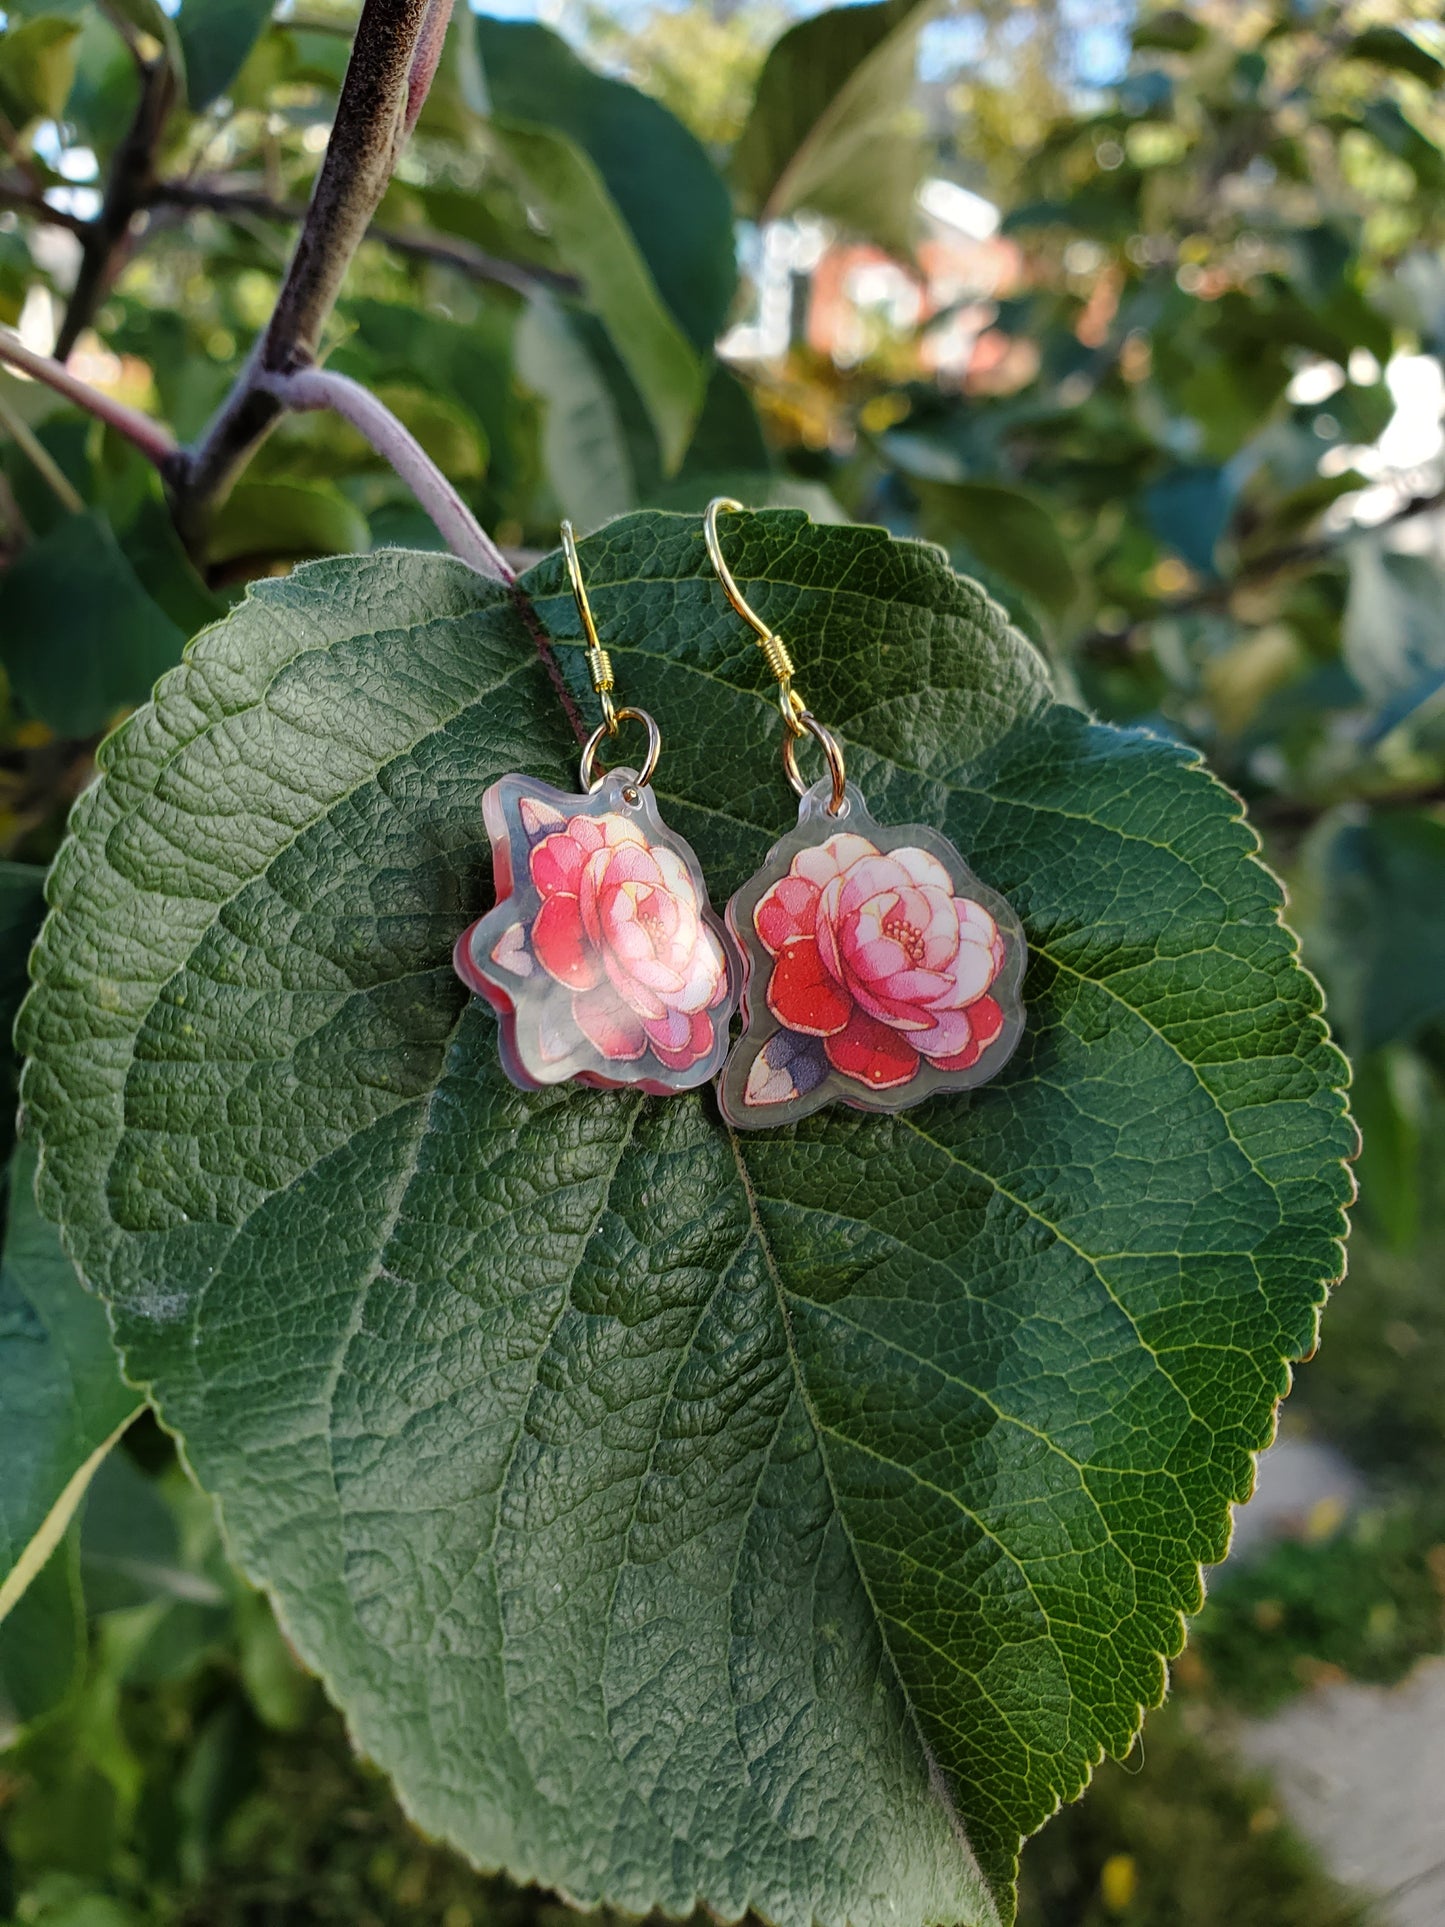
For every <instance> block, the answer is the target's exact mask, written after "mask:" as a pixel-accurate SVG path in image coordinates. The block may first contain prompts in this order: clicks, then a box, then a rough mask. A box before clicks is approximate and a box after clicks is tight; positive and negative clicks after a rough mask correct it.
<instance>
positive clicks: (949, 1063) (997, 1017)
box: [929, 997, 1003, 1071]
mask: <svg viewBox="0 0 1445 1927" xmlns="http://www.w3.org/2000/svg"><path fill="white" fill-rule="evenodd" d="M965 1015H966V1016H967V1018H968V1025H969V1029H970V1030H971V1031H972V1032H973V1037H972V1041H971V1042H969V1043H968V1044H966V1045H965V1046H964V1048H963V1049H962V1050H960V1051H955V1052H954V1053H953V1055H952V1057H933V1058H930V1059H929V1062H930V1063H931V1064H933V1065H934V1066H935V1067H936V1068H937V1069H938V1070H941V1071H966V1070H967V1069H968V1067H969V1065H970V1064H976V1063H977V1062H978V1060H979V1058H980V1057H982V1055H983V1053H984V1052H985V1051H986V1050H987V1049H988V1047H989V1045H990V1044H992V1043H993V1042H994V1041H995V1039H996V1038H997V1037H998V1034H999V1032H1000V1031H1001V1030H1002V1029H1003V1011H1002V1010H1001V1009H1000V1008H999V1005H998V1003H997V1002H996V1001H995V999H994V998H992V997H975V998H974V1000H973V1002H972V1003H971V1004H970V1005H969V1007H968V1009H967V1011H966V1012H965Z"/></svg>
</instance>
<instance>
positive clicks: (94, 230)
mask: <svg viewBox="0 0 1445 1927" xmlns="http://www.w3.org/2000/svg"><path fill="white" fill-rule="evenodd" d="M137 62H138V65H139V67H140V74H141V90H140V104H139V106H138V107H137V108H136V111H135V117H134V119H133V120H132V121H131V124H130V127H129V129H128V131H127V133H126V137H125V139H124V140H123V141H122V142H121V144H120V146H119V148H118V149H117V150H116V155H115V159H114V161H113V163H112V165H111V170H110V179H109V181H108V182H107V183H106V189H105V199H104V201H103V202H102V203H101V209H100V213H99V214H98V215H97V216H96V218H95V220H93V221H87V222H86V223H85V224H84V226H83V227H82V228H81V229H80V230H78V232H79V233H80V243H81V250H82V251H81V256H80V271H79V273H78V274H77V275H76V277H75V286H74V288H73V289H72V290H71V294H70V300H69V301H68V303H67V304H66V309H65V319H64V320H63V321H62V322H61V324H60V333H59V335H58V336H57V338H56V342H55V353H56V356H57V358H58V359H59V360H61V361H68V360H69V359H70V351H71V349H72V348H74V346H75V344H76V342H77V341H78V340H79V338H80V336H81V335H82V334H83V333H84V331H85V330H86V329H87V328H88V327H89V326H90V324H91V322H92V321H93V320H94V319H95V311H96V309H97V308H98V307H99V306H100V304H101V302H102V301H104V299H105V297H106V295H107V294H108V293H109V292H110V288H111V284H112V283H113V282H114V280H115V278H116V276H117V275H118V274H119V272H120V270H121V267H122V265H123V263H124V261H125V257H126V255H127V253H128V252H129V248H130V228H131V222H132V221H133V220H134V219H135V216H136V215H137V214H138V213H139V212H140V210H141V209H142V208H143V207H144V206H145V202H146V196H147V194H148V193H149V191H150V188H151V184H152V181H153V179H154V174H155V157H156V148H157V147H158V145H159V144H160V138H161V135H162V133H163V132H164V131H165V124H166V121H167V120H168V119H169V117H170V111H171V107H172V105H173V103H174V101H175V96H176V79H175V75H174V74H173V73H172V71H171V67H170V62H169V61H168V60H166V58H165V56H164V55H161V56H160V57H159V58H158V59H156V60H153V61H145V60H143V59H142V58H141V57H140V55H139V54H137ZM49 212H53V210H49ZM73 231H74V230H73Z"/></svg>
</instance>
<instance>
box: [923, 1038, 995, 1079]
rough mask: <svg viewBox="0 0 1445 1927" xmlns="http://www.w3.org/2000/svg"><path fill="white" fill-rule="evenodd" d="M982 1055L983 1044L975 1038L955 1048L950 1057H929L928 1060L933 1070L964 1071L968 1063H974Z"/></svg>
mask: <svg viewBox="0 0 1445 1927" xmlns="http://www.w3.org/2000/svg"><path fill="white" fill-rule="evenodd" d="M982 1055H983V1045H982V1044H980V1043H979V1041H978V1039H977V1038H975V1039H974V1041H973V1042H972V1043H971V1044H965V1045H964V1047H963V1049H962V1050H956V1051H955V1052H954V1053H953V1055H952V1057H930V1058H929V1060H928V1061H929V1063H930V1064H932V1066H933V1068H934V1069H935V1070H939V1071H966V1070H967V1069H968V1067H969V1065H970V1064H976V1063H977V1062H978V1060H979V1058H980V1057H981V1056H982Z"/></svg>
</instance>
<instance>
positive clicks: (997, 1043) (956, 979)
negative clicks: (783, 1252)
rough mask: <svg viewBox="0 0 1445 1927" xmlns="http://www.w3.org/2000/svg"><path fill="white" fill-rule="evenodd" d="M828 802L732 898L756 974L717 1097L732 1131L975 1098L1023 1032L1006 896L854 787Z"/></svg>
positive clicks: (812, 802) (811, 811)
mask: <svg viewBox="0 0 1445 1927" xmlns="http://www.w3.org/2000/svg"><path fill="white" fill-rule="evenodd" d="M823 788H824V789H825V790H826V786H823ZM822 801H823V799H822V796H821V795H820V792H818V791H810V792H809V795H808V797H806V798H804V807H803V811H802V812H801V820H800V823H799V827H798V829H797V830H795V831H794V832H792V834H791V835H790V836H787V837H785V838H784V839H783V840H782V842H781V843H779V844H778V846H777V847H776V849H774V851H773V852H772V854H771V855H770V857H769V858H768V861H767V863H766V864H765V865H764V867H763V869H762V870H761V871H760V872H759V874H758V875H757V876H756V877H754V878H753V880H752V882H751V883H750V884H748V885H747V886H746V887H745V888H744V889H743V890H741V891H739V893H738V895H737V896H736V897H734V898H733V900H732V902H731V903H730V904H729V905H728V922H729V926H730V927H731V929H732V931H733V934H734V936H735V937H736V938H737V940H738V942H739V944H740V946H741V947H742V950H743V953H744V962H745V967H746V970H747V986H746V989H745V992H744V1016H745V1019H746V1022H747V1028H746V1030H745V1032H744V1034H743V1038H742V1041H741V1042H740V1043H739V1045H738V1047H737V1049H736V1051H735V1052H734V1053H733V1056H732V1058H731V1059H730V1061H729V1063H728V1066H727V1070H726V1072H725V1074H724V1079H723V1086H722V1093H721V1096H722V1106H723V1110H724V1112H725V1113H726V1115H727V1116H728V1118H729V1119H730V1120H731V1121H732V1122H733V1123H735V1124H742V1125H745V1126H756V1125H767V1124H781V1123H788V1122H791V1121H792V1120H793V1119H794V1118H796V1117H802V1116H806V1114H807V1113H808V1112H809V1111H812V1110H816V1109H817V1108H818V1107H819V1106H820V1105H821V1104H824V1103H827V1102H829V1101H830V1100H833V1099H840V1100H841V1101H843V1102H844V1103H848V1104H852V1105H855V1106H857V1107H858V1108H860V1109H864V1110H899V1109H902V1108H903V1107H904V1106H905V1105H909V1104H916V1103H918V1102H919V1101H920V1099H922V1098H924V1097H927V1096H930V1095H931V1094H932V1093H934V1092H935V1091H940V1090H965V1089H968V1088H970V1087H971V1086H972V1085H975V1084H979V1083H982V1082H983V1081H984V1079H985V1078H988V1077H992V1076H993V1075H994V1073H995V1071H997V1070H1001V1069H1002V1067H1003V1065H1004V1063H1005V1061H1006V1060H1007V1058H1008V1056H1009V1054H1010V1053H1011V1051H1012V1049H1013V1047H1014V1044H1015V1043H1016V1042H1017V1039H1018V1036H1019V1032H1020V1030H1021V1028H1022V1023H1023V1008H1022V1005H1021V1004H1020V1002H1019V998H1018V987H1019V983H1020V981H1021V979H1022V975H1023V965H1024V939H1023V932H1022V929H1021V928H1020V926H1019V922H1018V919H1017V917H1016V916H1015V915H1014V913H1013V911H1012V910H1011V909H1010V907H1009V905H1008V904H1007V902H1006V901H1005V900H1004V899H1003V898H1002V897H1000V896H999V895H998V894H997V892H995V891H993V890H990V889H988V888H987V887H986V886H985V885H983V884H981V883H980V882H979V881H978V879H977V878H976V877H974V876H973V875H972V873H971V872H970V871H969V870H968V868H967V866H966V865H965V864H964V862H963V859H962V858H961V857H960V856H959V854H958V852H957V850H955V849H954V848H953V846H952V845H951V844H950V843H948V842H947V841H946V840H945V839H944V838H942V837H940V836H939V835H937V833H936V832H934V831H932V830H928V829H926V828H923V827H922V826H919V825H912V826H909V827H907V828H903V829H898V828H894V829H885V828H883V826H881V825H880V824H878V823H875V822H874V821H873V819H872V818H871V817H870V816H869V815H868V813H867V810H866V808H865V807H864V804H863V801H862V798H861V796H859V795H858V793H857V791H856V790H853V789H852V788H851V787H850V789H849V792H848V809H847V813H846V815H845V816H844V817H843V818H841V819H840V818H834V817H830V816H829V815H828V814H827V813H826V809H825V808H823V807H822Z"/></svg>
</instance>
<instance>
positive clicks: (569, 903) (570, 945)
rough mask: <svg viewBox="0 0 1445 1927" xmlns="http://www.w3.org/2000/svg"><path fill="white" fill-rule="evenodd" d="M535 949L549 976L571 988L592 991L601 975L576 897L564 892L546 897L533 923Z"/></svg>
mask: <svg viewBox="0 0 1445 1927" xmlns="http://www.w3.org/2000/svg"><path fill="white" fill-rule="evenodd" d="M549 840H550V839H549ZM532 948H533V950H535V951H536V953H537V961H538V963H540V964H541V966H542V968H543V969H544V970H545V971H546V972H547V974H548V976H549V977H555V978H556V979H557V981H558V983H559V984H566V985H567V987H568V989H569V990H590V989H591V988H592V986H593V985H594V984H595V983H597V982H598V981H599V980H600V978H601V976H602V970H601V966H600V965H599V963H598V961H597V952H596V951H595V950H594V949H593V948H592V945H591V944H590V943H589V942H588V941H587V933H586V931H585V930H584V929H583V928H582V912H581V908H580V906H579V904H578V902H577V899H576V897H572V896H567V895H566V894H565V893H563V894H559V895H557V896H554V897H547V898H545V899H544V900H543V903H542V908H541V909H540V910H539V911H538V912H537V917H536V921H535V922H534V923H533V925H532Z"/></svg>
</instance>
